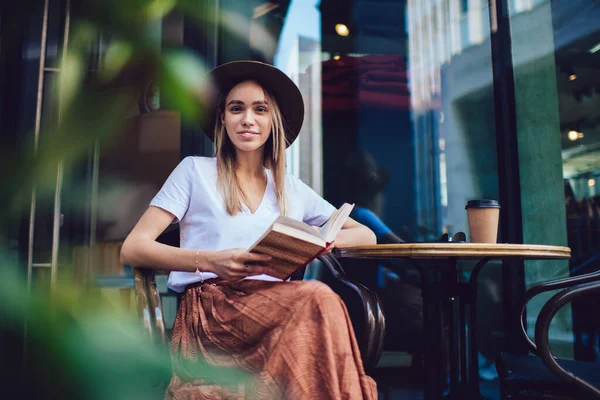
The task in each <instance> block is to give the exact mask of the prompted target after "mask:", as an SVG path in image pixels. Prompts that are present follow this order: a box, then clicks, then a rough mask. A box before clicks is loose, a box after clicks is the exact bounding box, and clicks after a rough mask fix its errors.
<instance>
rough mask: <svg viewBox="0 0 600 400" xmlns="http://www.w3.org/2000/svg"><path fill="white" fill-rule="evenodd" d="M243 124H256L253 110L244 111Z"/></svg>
mask: <svg viewBox="0 0 600 400" xmlns="http://www.w3.org/2000/svg"><path fill="white" fill-rule="evenodd" d="M242 124H243V125H246V126H247V125H254V115H252V112H251V111H248V112H245V113H244V118H243V119H242Z"/></svg>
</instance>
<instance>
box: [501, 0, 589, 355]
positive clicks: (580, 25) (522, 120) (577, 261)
mask: <svg viewBox="0 0 600 400" xmlns="http://www.w3.org/2000/svg"><path fill="white" fill-rule="evenodd" d="M515 3H516V4H514V7H513V8H512V9H511V14H510V23H511V32H512V47H513V48H512V51H513V63H514V80H515V94H516V105H517V109H516V111H517V128H518V142H519V156H520V158H521V159H522V161H521V163H520V170H521V171H520V174H521V191H522V212H523V235H524V240H525V242H526V243H547V244H562V245H564V244H566V243H568V245H569V247H571V250H572V255H573V257H572V259H571V261H570V264H569V263H567V262H529V263H527V265H526V268H525V271H526V283H527V284H528V285H532V284H535V283H537V282H540V281H545V280H549V279H552V278H557V277H560V276H564V275H568V274H571V275H574V274H581V273H584V272H589V271H591V270H594V269H598V268H600V266H599V265H598V263H593V262H591V263H586V261H588V260H590V259H591V258H592V257H593V256H595V255H596V254H597V253H598V251H599V250H600V240H599V237H598V234H597V232H598V226H600V216H599V211H600V202H599V197H598V195H597V193H598V192H597V183H596V181H597V177H598V176H599V175H600V152H599V151H600V150H599V149H600V124H599V123H598V121H600V111H599V110H600V73H599V72H600V70H599V66H600V52H599V50H600V4H599V3H598V2H597V1H593V0H575V1H537V0H536V1H529V2H524V1H516V2H515ZM524 3H526V4H524ZM565 197H566V198H565ZM565 221H566V223H565ZM565 227H566V229H565ZM547 298H548V297H547V296H546V297H544V296H540V298H539V299H534V301H533V302H532V304H531V307H530V309H528V315H529V327H530V329H533V323H534V321H535V317H536V315H537V312H538V311H539V308H540V307H541V306H542V304H543V302H544V301H545V300H547ZM593 312H594V311H593V310H591V309H589V308H586V307H585V306H584V305H582V304H575V305H574V306H573V310H572V312H571V310H569V308H565V309H564V310H563V312H561V313H560V314H559V315H558V316H557V317H556V318H555V320H554V321H553V328H552V330H551V340H552V341H553V344H554V348H555V349H556V352H557V354H559V355H560V356H563V357H569V356H575V357H577V358H579V359H586V360H597V359H598V354H599V351H598V343H599V339H598V333H597V332H598V329H597V328H596V330H595V331H593V330H590V325H589V324H587V323H586V322H585V318H586V317H585V315H586V313H593ZM588 315H590V314H588ZM573 332H574V333H575V335H573ZM573 337H575V338H576V342H575V346H574V347H573Z"/></svg>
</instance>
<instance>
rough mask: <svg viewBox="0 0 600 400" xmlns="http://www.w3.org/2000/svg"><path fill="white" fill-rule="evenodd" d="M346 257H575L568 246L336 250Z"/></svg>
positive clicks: (387, 246) (457, 245) (396, 246)
mask: <svg viewBox="0 0 600 400" xmlns="http://www.w3.org/2000/svg"><path fill="white" fill-rule="evenodd" d="M335 254H336V255H337V256H339V257H346V258H422V259H442V258H450V257H454V258H479V259H480V258H484V257H489V258H494V259H509V258H517V259H525V260H527V259H529V260H541V259H543V260H562V259H569V258H571V249H570V248H568V247H564V246H548V245H534V244H508V243H451V242H448V243H398V244H378V245H372V246H356V247H346V248H339V249H336V250H335Z"/></svg>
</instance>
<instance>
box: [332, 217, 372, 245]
mask: <svg viewBox="0 0 600 400" xmlns="http://www.w3.org/2000/svg"><path fill="white" fill-rule="evenodd" d="M371 244H377V238H376V237H375V234H374V233H373V231H372V230H370V229H369V228H367V227H366V226H364V225H363V224H360V223H358V222H356V221H355V220H353V219H352V218H348V219H347V220H346V222H345V223H344V226H342V230H341V231H340V233H338V235H337V237H336V238H335V247H351V246H366V245H371Z"/></svg>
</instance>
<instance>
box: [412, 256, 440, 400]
mask: <svg viewBox="0 0 600 400" xmlns="http://www.w3.org/2000/svg"><path fill="white" fill-rule="evenodd" d="M408 261H409V262H410V263H411V264H412V265H413V266H414V267H415V268H416V269H417V270H418V271H419V274H420V275H421V283H422V296H423V340H424V343H423V359H424V360H423V361H424V362H423V364H424V365H423V367H424V368H423V369H424V371H423V372H424V378H425V379H424V382H425V385H424V400H440V399H443V398H444V394H443V392H444V383H445V380H446V377H445V371H444V357H443V350H444V347H443V340H444V321H443V309H442V301H443V294H442V291H441V286H442V279H441V272H440V271H439V270H438V269H436V268H431V269H427V268H423V267H422V266H421V265H420V264H419V263H418V262H416V261H415V260H410V259H409V260H408Z"/></svg>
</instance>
